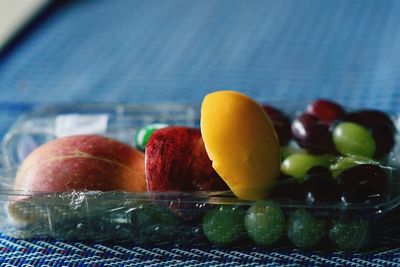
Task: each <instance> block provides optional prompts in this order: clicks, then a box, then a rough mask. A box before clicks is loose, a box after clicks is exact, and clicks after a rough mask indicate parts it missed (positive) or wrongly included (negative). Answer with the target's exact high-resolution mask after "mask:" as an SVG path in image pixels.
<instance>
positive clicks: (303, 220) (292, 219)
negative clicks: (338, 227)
mask: <svg viewBox="0 0 400 267" xmlns="http://www.w3.org/2000/svg"><path fill="white" fill-rule="evenodd" d="M325 229H326V221H325V220H323V219H317V218H315V217H313V216H312V215H311V214H310V213H308V212H306V211H305V210H304V209H298V210H296V211H294V212H293V213H291V214H290V216H289V220H288V229H287V234H288V237H289V239H290V240H291V241H292V242H293V244H294V245H296V246H297V247H300V248H309V247H312V246H314V245H316V244H318V242H320V241H321V239H322V238H323V237H324V236H325V234H326V233H325Z"/></svg>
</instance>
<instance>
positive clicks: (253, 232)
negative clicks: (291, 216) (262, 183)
mask: <svg viewBox="0 0 400 267" xmlns="http://www.w3.org/2000/svg"><path fill="white" fill-rule="evenodd" d="M244 227H245V229H246V232H247V234H248V235H249V236H250V237H251V238H252V239H253V240H254V242H255V243H256V244H258V245H270V244H272V243H273V242H275V241H276V240H278V239H279V238H280V237H281V236H282V234H283V232H284V230H285V217H284V215H283V212H282V210H281V208H280V207H279V205H277V204H276V203H274V202H272V201H269V200H259V201H256V202H254V203H253V204H252V205H251V207H250V208H249V209H248V210H247V212H246V215H245V218H244Z"/></svg>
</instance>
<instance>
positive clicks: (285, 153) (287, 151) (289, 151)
mask: <svg viewBox="0 0 400 267" xmlns="http://www.w3.org/2000/svg"><path fill="white" fill-rule="evenodd" d="M293 154H307V150H305V149H302V148H297V147H292V146H284V147H281V157H282V159H286V158H287V157H289V156H290V155H293Z"/></svg>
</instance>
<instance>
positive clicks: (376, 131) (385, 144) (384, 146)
mask: <svg viewBox="0 0 400 267" xmlns="http://www.w3.org/2000/svg"><path fill="white" fill-rule="evenodd" d="M343 120H344V121H350V122H354V123H357V124H360V125H362V126H364V127H365V128H367V129H368V130H369V131H370V132H371V134H372V137H373V138H374V140H375V143H376V150H375V154H374V157H375V158H380V157H382V156H384V155H386V154H387V153H389V152H390V150H391V149H392V148H393V146H394V143H395V140H394V132H395V126H394V124H393V122H392V120H391V119H390V118H389V116H388V115H387V114H385V113H384V112H382V111H378V110H359V111H356V112H351V113H348V114H347V115H346V116H345V117H344V118H343Z"/></svg>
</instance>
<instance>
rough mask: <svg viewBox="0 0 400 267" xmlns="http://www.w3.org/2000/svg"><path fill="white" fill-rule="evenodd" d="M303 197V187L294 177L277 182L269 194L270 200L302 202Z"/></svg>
mask: <svg viewBox="0 0 400 267" xmlns="http://www.w3.org/2000/svg"><path fill="white" fill-rule="evenodd" d="M304 195H305V191H304V189H303V185H302V184H301V183H300V182H299V180H298V179H296V178H294V177H291V178H287V179H282V180H278V181H277V182H276V183H275V185H274V187H273V188H272V190H271V193H270V197H271V198H278V199H290V200H304Z"/></svg>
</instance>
